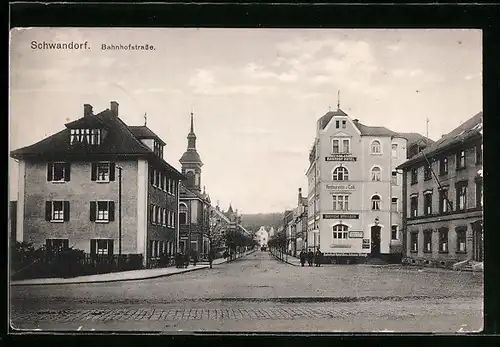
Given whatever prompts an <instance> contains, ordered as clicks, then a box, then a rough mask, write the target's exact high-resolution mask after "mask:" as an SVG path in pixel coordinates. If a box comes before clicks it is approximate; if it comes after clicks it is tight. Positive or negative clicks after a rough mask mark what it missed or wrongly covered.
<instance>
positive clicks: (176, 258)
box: [174, 252, 180, 268]
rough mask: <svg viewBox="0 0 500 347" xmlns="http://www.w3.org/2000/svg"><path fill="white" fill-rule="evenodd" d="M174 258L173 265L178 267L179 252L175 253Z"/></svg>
mask: <svg viewBox="0 0 500 347" xmlns="http://www.w3.org/2000/svg"><path fill="white" fill-rule="evenodd" d="M174 260H175V267H176V268H179V267H180V253H179V252H176V253H175V256H174Z"/></svg>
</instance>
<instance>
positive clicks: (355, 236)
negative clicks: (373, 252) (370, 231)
mask: <svg viewBox="0 0 500 347" xmlns="http://www.w3.org/2000/svg"><path fill="white" fill-rule="evenodd" d="M349 238H351V239H362V238H363V232H362V231H349Z"/></svg>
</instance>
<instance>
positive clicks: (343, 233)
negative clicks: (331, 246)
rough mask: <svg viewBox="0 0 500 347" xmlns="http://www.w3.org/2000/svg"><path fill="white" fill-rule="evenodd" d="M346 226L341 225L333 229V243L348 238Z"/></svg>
mask: <svg viewBox="0 0 500 347" xmlns="http://www.w3.org/2000/svg"><path fill="white" fill-rule="evenodd" d="M348 234H349V233H348V226H347V225H343V224H337V225H335V226H334V227H333V241H334V242H335V240H345V239H347V237H348Z"/></svg>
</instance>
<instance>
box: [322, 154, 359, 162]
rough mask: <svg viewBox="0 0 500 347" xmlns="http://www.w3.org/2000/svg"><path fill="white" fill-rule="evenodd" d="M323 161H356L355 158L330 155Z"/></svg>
mask: <svg viewBox="0 0 500 347" xmlns="http://www.w3.org/2000/svg"><path fill="white" fill-rule="evenodd" d="M325 161H356V157H348V156H346V155H332V156H329V157H325Z"/></svg>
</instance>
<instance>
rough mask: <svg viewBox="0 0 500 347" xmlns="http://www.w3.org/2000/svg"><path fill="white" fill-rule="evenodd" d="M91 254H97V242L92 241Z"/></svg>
mask: <svg viewBox="0 0 500 347" xmlns="http://www.w3.org/2000/svg"><path fill="white" fill-rule="evenodd" d="M90 254H93V255H94V254H97V240H95V239H93V240H90Z"/></svg>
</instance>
